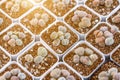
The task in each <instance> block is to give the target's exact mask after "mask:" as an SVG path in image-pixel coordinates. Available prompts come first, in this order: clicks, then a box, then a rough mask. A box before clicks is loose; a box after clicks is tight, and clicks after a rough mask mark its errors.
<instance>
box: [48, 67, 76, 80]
mask: <svg viewBox="0 0 120 80" xmlns="http://www.w3.org/2000/svg"><path fill="white" fill-rule="evenodd" d="M50 76H51V79H50V80H76V79H75V77H74V76H73V75H71V74H70V72H69V71H68V70H66V69H59V68H55V69H54V70H52V71H51V72H50Z"/></svg>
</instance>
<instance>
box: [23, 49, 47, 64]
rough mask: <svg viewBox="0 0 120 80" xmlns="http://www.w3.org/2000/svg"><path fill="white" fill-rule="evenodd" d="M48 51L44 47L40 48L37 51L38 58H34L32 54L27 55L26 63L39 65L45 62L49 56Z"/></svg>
mask: <svg viewBox="0 0 120 80" xmlns="http://www.w3.org/2000/svg"><path fill="white" fill-rule="evenodd" d="M47 54H48V51H47V50H46V48H44V47H39V48H38V51H37V56H36V57H35V58H34V57H33V56H32V55H31V54H26V55H25V61H27V62H29V63H31V62H34V63H35V64H39V63H41V62H42V61H43V59H44V58H45V57H46V56H47Z"/></svg>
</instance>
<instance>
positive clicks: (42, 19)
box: [29, 13, 49, 27]
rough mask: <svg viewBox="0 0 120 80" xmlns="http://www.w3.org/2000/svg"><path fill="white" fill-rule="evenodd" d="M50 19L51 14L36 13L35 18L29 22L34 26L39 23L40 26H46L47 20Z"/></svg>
mask: <svg viewBox="0 0 120 80" xmlns="http://www.w3.org/2000/svg"><path fill="white" fill-rule="evenodd" d="M48 21H49V15H48V14H47V13H42V14H40V13H35V14H34V18H32V19H31V20H30V21H29V23H30V24H31V25H32V26H37V25H39V26H40V27H44V26H45V25H46V24H47V22H48Z"/></svg>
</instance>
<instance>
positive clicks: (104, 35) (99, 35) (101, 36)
mask: <svg viewBox="0 0 120 80" xmlns="http://www.w3.org/2000/svg"><path fill="white" fill-rule="evenodd" d="M117 31H118V29H117V28H116V27H115V26H113V27H111V30H110V31H109V30H108V27H107V26H102V27H101V28H100V29H99V30H95V31H94V36H95V42H96V43H97V44H98V45H99V46H101V47H105V45H106V46H110V45H113V44H114V34H115V33H116V32H117Z"/></svg>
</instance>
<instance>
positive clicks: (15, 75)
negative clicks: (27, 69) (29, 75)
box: [0, 68, 26, 80]
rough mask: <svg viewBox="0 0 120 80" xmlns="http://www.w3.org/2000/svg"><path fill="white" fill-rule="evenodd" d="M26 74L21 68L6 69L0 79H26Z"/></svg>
mask: <svg viewBox="0 0 120 80" xmlns="http://www.w3.org/2000/svg"><path fill="white" fill-rule="evenodd" d="M25 79H26V74H25V73H23V72H21V70H20V69H19V68H16V69H12V70H11V71H6V72H5V73H4V74H3V75H2V76H0V80H25Z"/></svg>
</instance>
